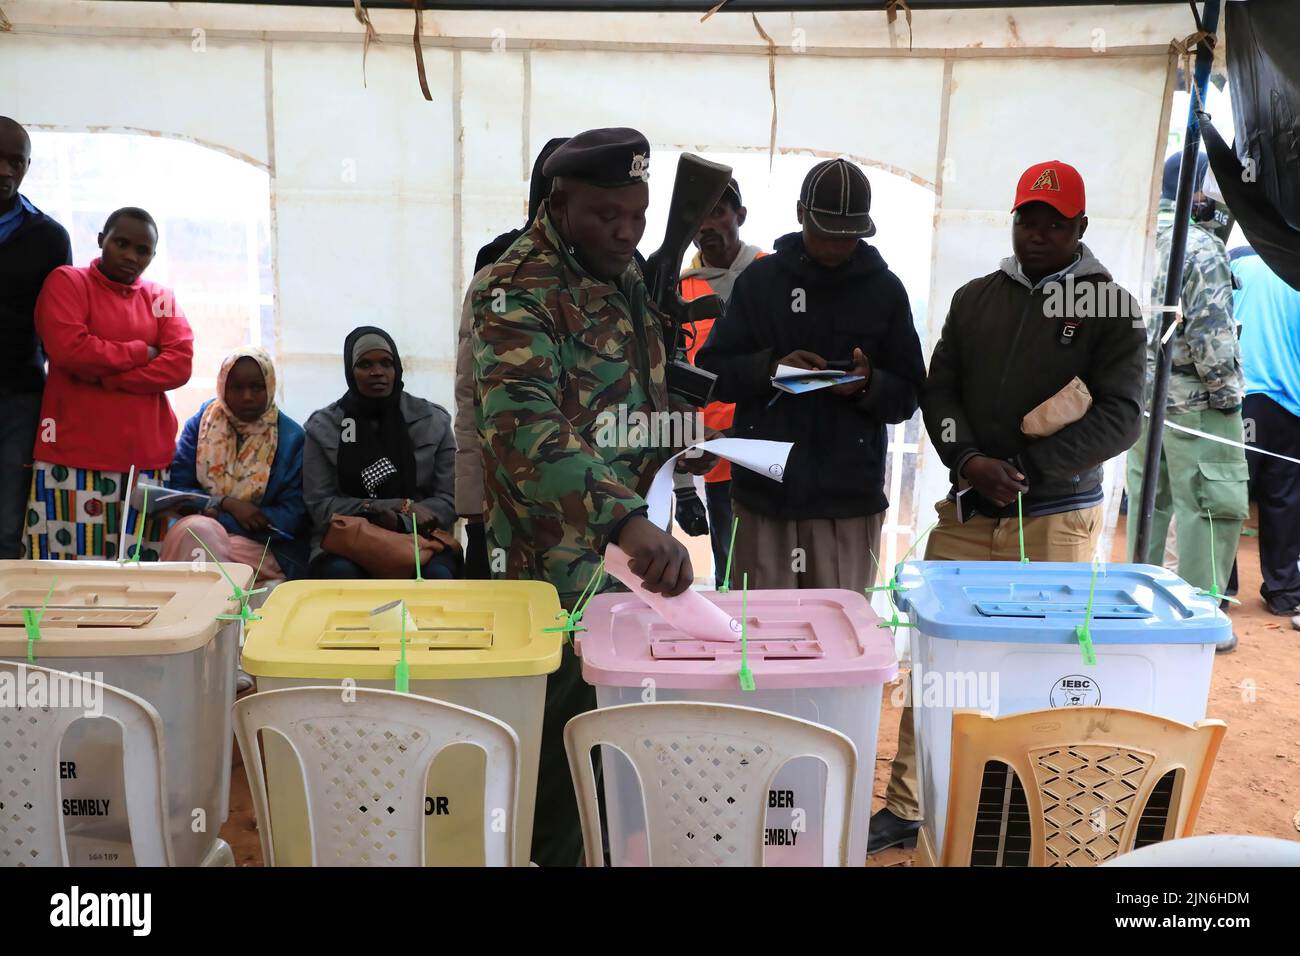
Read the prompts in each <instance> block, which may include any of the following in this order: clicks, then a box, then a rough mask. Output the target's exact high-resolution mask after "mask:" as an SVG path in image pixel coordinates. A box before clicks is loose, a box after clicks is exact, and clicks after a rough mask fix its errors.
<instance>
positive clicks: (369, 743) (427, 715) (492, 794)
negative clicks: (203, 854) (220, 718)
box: [234, 686, 519, 866]
mask: <svg viewBox="0 0 1300 956" xmlns="http://www.w3.org/2000/svg"><path fill="white" fill-rule="evenodd" d="M345 693H346V697H347V699H346V700H345V699H344V697H345ZM354 698H355V699H354ZM234 719H235V739H236V740H238V741H239V750H240V753H242V754H243V757H244V768H245V770H246V771H247V773H248V786H249V790H250V791H251V792H252V795H253V808H254V811H255V812H256V814H257V823H258V835H259V836H260V838H261V841H262V859H263V860H264V861H265V862H266V865H267V866H274V865H275V845H274V839H273V832H272V829H273V827H274V825H275V819H274V818H273V817H272V815H271V812H270V807H269V805H268V801H267V781H266V773H265V768H264V766H263V764H262V750H261V745H260V743H259V742H258V733H259V732H260V731H263V730H266V731H271V732H274V733H277V734H279V735H281V736H282V737H283V738H284V739H285V740H286V741H287V742H288V744H289V746H290V747H291V748H292V749H293V752H294V755H295V756H296V758H297V760H298V765H299V769H300V771H301V773H302V778H303V781H304V784H305V791H306V798H307V818H308V819H307V830H308V834H309V836H310V840H311V860H312V865H313V866H423V865H424V862H425V852H424V850H425V848H424V797H425V788H426V780H427V778H428V774H429V766H430V765H431V764H432V763H433V761H434V760H435V759H436V758H437V756H438V754H439V753H441V752H442V750H443V749H444V748H446V747H449V746H451V745H453V744H472V745H474V746H476V747H478V748H479V749H480V750H482V751H483V752H484V754H485V756H486V766H485V769H484V788H483V789H484V793H483V796H484V801H485V806H486V807H492V808H504V810H505V820H504V826H502V825H501V823H502V821H500V820H499V818H496V819H494V815H493V814H492V813H490V812H488V813H484V815H483V818H484V824H483V843H484V860H485V862H486V864H487V865H488V866H511V865H513V864H514V859H513V857H514V829H515V814H516V809H517V806H516V805H517V802H518V799H519V738H518V737H517V736H516V735H515V732H514V731H513V730H512V729H511V728H510V727H509V725H507V724H504V723H502V722H501V721H499V720H497V719H496V718H495V717H490V716H488V715H487V714H483V713H480V712H478V711H476V710H470V709H469V708H468V707H458V706H457V705H455V704H449V703H446V702H445V701H441V700H432V699H430V698H428V697H417V696H414V695H411V694H399V693H397V692H395V691H391V690H374V689H369V688H347V689H346V691H345V690H344V689H343V688H341V687H338V686H334V687H291V688H286V689H284V690H272V691H266V692H265V693H261V694H253V695H251V696H249V697H245V698H243V699H242V700H238V701H236V702H235V707H234Z"/></svg>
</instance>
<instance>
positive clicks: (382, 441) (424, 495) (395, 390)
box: [303, 325, 458, 578]
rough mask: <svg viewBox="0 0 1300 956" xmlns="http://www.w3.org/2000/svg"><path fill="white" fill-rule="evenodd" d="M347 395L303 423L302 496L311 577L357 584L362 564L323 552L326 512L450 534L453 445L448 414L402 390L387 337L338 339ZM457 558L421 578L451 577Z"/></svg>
mask: <svg viewBox="0 0 1300 956" xmlns="http://www.w3.org/2000/svg"><path fill="white" fill-rule="evenodd" d="M343 372H344V377H345V378H346V379H347V383H348V390H347V392H346V393H345V394H344V395H343V397H342V398H340V399H339V400H338V401H337V402H335V403H334V404H332V405H329V406H328V407H326V408H322V409H321V410H320V411H318V412H314V413H313V414H312V416H311V417H310V418H309V419H307V426H306V430H307V443H306V446H305V448H304V450H303V498H304V500H305V501H306V504H307V510H308V512H309V513H310V514H311V519H312V542H311V546H312V550H311V572H312V576H313V577H317V578H365V577H369V576H370V575H369V574H367V573H366V571H365V570H363V569H362V568H361V566H360V565H358V564H356V563H355V562H353V561H350V560H348V559H347V558H344V557H341V556H339V555H334V554H328V553H326V552H324V551H322V550H321V546H320V543H321V538H322V537H324V534H325V529H326V528H327V527H328V526H329V522H330V518H332V517H333V516H334V515H363V516H364V517H366V518H368V519H369V520H370V521H372V522H374V523H375V524H377V525H379V526H380V527H383V528H387V529H388V530H390V531H400V532H404V533H406V534H410V533H411V530H412V525H413V523H415V526H416V527H417V528H418V530H419V532H420V533H421V534H423V535H426V536H427V535H429V534H431V533H432V532H433V531H434V530H442V531H450V530H451V528H452V525H453V524H454V523H455V521H456V513H455V508H454V506H453V502H452V485H453V475H454V471H455V455H456V440H455V438H454V437H453V435H452V428H451V416H450V415H448V414H447V411H446V409H444V408H443V407H442V406H440V405H435V404H434V403H433V402H429V401H426V400H424V399H422V398H416V397H415V396H413V395H410V394H408V393H407V392H406V391H405V390H404V388H403V385H402V359H401V356H400V355H399V353H398V351H397V345H396V344H395V343H394V342H393V339H392V337H391V336H390V335H389V334H388V333H387V332H385V331H384V330H383V329H378V328H375V327H374V326H369V325H365V326H362V327H361V328H359V329H353V330H352V331H351V332H350V333H348V337H347V339H346V340H345V341H344V343H343ZM457 561H458V559H457V557H456V556H455V555H453V554H452V553H451V552H443V553H441V554H436V555H434V557H433V558H432V559H430V560H429V562H428V563H426V564H425V566H424V568H423V569H422V573H423V576H424V577H425V578H452V577H455V576H456V574H457V570H458V569H457Z"/></svg>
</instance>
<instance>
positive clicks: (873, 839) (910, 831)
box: [867, 810, 921, 856]
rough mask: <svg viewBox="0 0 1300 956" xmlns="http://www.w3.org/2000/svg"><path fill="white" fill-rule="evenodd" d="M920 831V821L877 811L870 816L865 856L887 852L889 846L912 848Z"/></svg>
mask: <svg viewBox="0 0 1300 956" xmlns="http://www.w3.org/2000/svg"><path fill="white" fill-rule="evenodd" d="M920 831H921V821H920V820H904V819H903V818H902V817H900V816H897V815H896V814H894V813H891V812H890V811H889V810H878V811H877V812H875V813H873V814H872V815H871V826H870V827H869V828H868V830H867V855H868V856H870V855H871V854H873V853H879V852H880V851H881V850H888V849H889V848H890V847H891V846H897V847H902V848H903V849H905V850H906V849H909V848H911V847H914V846H916V835H917V833H919V832H920Z"/></svg>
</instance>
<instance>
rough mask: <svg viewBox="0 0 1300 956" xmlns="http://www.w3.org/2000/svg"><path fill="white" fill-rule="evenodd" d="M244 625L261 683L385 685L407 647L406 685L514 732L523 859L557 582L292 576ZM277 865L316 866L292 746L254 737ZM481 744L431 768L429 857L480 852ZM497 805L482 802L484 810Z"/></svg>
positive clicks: (478, 859)
mask: <svg viewBox="0 0 1300 956" xmlns="http://www.w3.org/2000/svg"><path fill="white" fill-rule="evenodd" d="M258 613H259V614H260V615H261V620H260V621H254V622H251V623H250V625H249V628H248V637H247V639H246V642H245V644H244V669H245V670H246V671H248V673H250V674H252V675H253V676H254V677H256V678H257V687H258V690H259V691H267V690H278V689H280V688H284V687H310V686H317V687H319V686H323V685H337V686H338V687H339V692H340V694H341V695H343V700H345V701H346V700H347V697H346V695H347V693H348V691H349V690H350V689H351V688H355V687H378V688H384V689H387V690H393V689H395V687H394V682H395V680H396V676H397V665H398V662H399V660H400V659H401V657H402V643H403V640H405V645H406V663H407V669H408V672H409V686H408V691H409V693H412V694H418V695H420V696H422V697H432V698H435V699H437V700H443V701H447V702H449V703H453V704H459V705H461V706H463V707H471V708H473V709H474V710H478V711H482V712H483V713H486V714H490V715H491V716H493V717H496V718H497V719H498V720H502V721H504V722H505V723H507V724H509V725H510V727H511V728H512V729H513V730H514V732H515V733H516V735H518V737H519V747H520V754H519V812H518V816H517V818H516V822H515V846H516V862H517V863H518V864H520V865H526V864H527V863H528V848H529V845H530V844H531V842H532V829H533V803H534V800H535V798H536V794H537V759H538V752H539V749H540V745H541V734H542V712H543V708H544V704H545V700H546V675H547V674H549V673H551V672H552V671H554V670H555V669H556V668H557V667H559V666H560V645H561V641H562V634H561V632H559V631H557V630H551V631H547V630H546V629H547V628H554V627H556V625H558V624H559V623H560V622H561V621H560V619H561V614H560V600H559V596H558V594H557V593H556V591H555V588H554V587H552V586H551V585H549V584H546V583H543V582H540V581H392V580H386V581H377V580H369V581H334V580H331V581H290V582H287V583H285V584H281V585H279V586H278V587H277V588H276V589H275V590H274V591H272V592H271V595H270V597H269V598H268V599H267V602H266V604H265V605H264V606H263V607H262V608H261V609H260V611H259V612H258ZM262 747H263V753H264V754H265V762H266V774H267V790H268V801H269V804H270V813H271V820H272V831H273V837H274V846H275V857H276V860H275V861H276V864H277V865H282V866H306V865H309V864H310V863H311V852H310V839H309V834H308V820H307V802H306V794H305V791H304V787H303V781H302V773H301V771H300V770H299V768H298V765H297V762H296V760H295V758H294V756H293V752H292V750H291V749H290V748H289V746H288V743H287V742H286V741H285V740H283V739H282V738H279V737H277V736H276V735H275V734H273V733H266V734H263V741H262ZM483 772H484V760H483V754H482V751H480V750H478V749H477V748H475V747H472V746H469V745H465V744H455V745H452V746H451V747H448V748H447V749H446V750H444V751H443V752H442V753H441V754H440V755H439V756H438V758H437V760H435V761H434V763H433V765H432V767H430V769H429V778H428V788H427V790H426V791H425V792H426V794H427V797H426V799H425V845H426V848H427V857H426V859H427V861H428V863H429V865H431V866H475V865H482V863H483V829H484V822H485V821H484V818H483V814H484V807H483V797H482V794H483ZM492 809H493V808H487V812H489V813H490V812H492Z"/></svg>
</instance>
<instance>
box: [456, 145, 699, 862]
mask: <svg viewBox="0 0 1300 956" xmlns="http://www.w3.org/2000/svg"><path fill="white" fill-rule="evenodd" d="M649 158H650V145H649V143H648V142H647V141H646V138H645V137H644V136H643V135H641V134H640V133H638V132H637V131H636V130H631V129H622V128H619V129H597V130H588V131H587V132H585V133H581V134H579V135H578V136H575V137H573V138H572V139H571V140H569V141H568V142H567V143H565V144H564V145H563V146H561V147H560V148H559V149H557V150H556V151H555V153H553V154H552V155H551V157H550V158H549V159H548V160H547V161H546V164H545V166H544V167H543V173H544V175H546V176H548V177H553V178H554V180H555V181H554V184H553V186H552V191H551V194H550V197H549V198H548V199H547V200H546V202H544V203H543V204H542V206H541V208H540V210H539V211H538V214H537V217H536V219H535V221H534V222H533V224H532V226H531V227H530V228H529V229H528V231H527V232H525V233H524V234H523V235H522V236H520V237H519V239H517V240H516V241H515V242H514V244H513V245H512V246H511V247H510V248H509V249H508V250H507V251H506V252H505V253H504V254H503V255H502V256H501V258H500V259H498V260H497V263H496V265H495V266H493V267H492V269H491V270H490V271H489V272H488V273H487V275H486V276H485V277H484V278H482V279H481V280H480V281H479V283H478V285H477V286H476V287H475V288H474V290H473V293H472V299H473V310H474V318H473V323H474V325H473V333H472V342H471V347H472V351H473V360H474V377H475V381H476V385H477V388H478V394H479V405H478V410H477V427H478V432H479V439H480V442H481V444H482V447H483V466H484V477H485V486H486V487H485V499H486V501H485V504H486V512H485V515H484V520H485V524H486V526H487V543H488V551H489V555H490V557H491V560H492V564H493V572H494V574H496V575H497V576H500V577H506V578H527V579H531V580H541V581H549V582H550V583H551V584H553V585H555V588H556V590H558V591H559V594H560V601H561V603H562V604H563V605H564V606H565V607H567V608H570V609H572V608H573V607H574V602H575V601H576V600H577V598H578V595H579V592H581V591H582V589H583V588H584V587H585V586H586V585H587V583H588V581H590V579H591V577H592V575H593V574H595V573H596V569H597V565H598V564H599V562H600V558H601V555H602V553H603V552H604V550H605V546H606V544H608V543H610V542H614V543H617V544H618V545H619V546H620V547H621V548H622V549H623V550H624V551H626V552H627V553H628V555H629V557H630V558H631V559H632V560H631V566H632V570H633V571H634V572H635V573H637V574H639V575H640V576H641V577H642V579H643V580H644V582H645V584H646V587H647V588H649V589H650V590H652V591H655V592H658V593H664V594H668V595H675V594H679V593H681V592H682V591H684V590H685V589H686V588H687V587H689V586H690V584H691V581H692V571H691V565H690V558H689V556H688V555H687V552H686V549H685V548H684V547H683V546H682V545H681V544H680V543H678V542H677V541H676V540H675V539H674V538H673V537H672V536H671V535H670V534H668V533H667V532H665V531H663V530H661V529H659V528H657V527H655V526H654V525H653V524H651V522H650V521H649V520H648V519H647V518H646V511H647V505H646V501H645V499H644V498H643V495H644V494H645V493H646V492H647V491H648V489H649V486H650V481H651V479H652V478H653V477H654V473H655V472H656V471H657V470H658V468H659V466H660V465H661V464H662V463H663V462H664V460H665V459H666V458H667V457H668V456H670V455H671V454H673V453H674V452H675V451H676V450H679V449H675V448H673V447H664V446H660V447H654V446H652V444H650V441H649V439H650V438H651V437H652V436H651V435H649V434H647V433H646V432H642V433H641V434H639V435H638V434H628V435H617V436H616V440H615V441H613V442H611V441H610V434H611V432H613V431H615V430H614V429H611V428H609V427H608V425H607V424H606V423H607V422H608V421H609V420H610V416H614V417H616V418H617V417H618V416H619V411H620V408H622V409H625V410H626V411H625V415H626V418H624V420H633V421H635V420H636V419H634V418H633V416H634V414H635V413H637V412H641V413H644V414H646V415H647V416H651V420H654V419H653V415H655V414H657V413H663V412H667V411H670V410H672V409H670V402H669V397H668V389H667V385H666V381H665V371H666V365H667V357H666V354H665V349H664V339H663V329H662V325H661V319H660V317H659V316H658V314H657V313H656V312H655V311H654V309H653V307H652V306H651V304H650V300H649V298H648V296H647V293H646V287H645V281H644V279H643V277H642V274H641V270H640V269H639V268H638V266H637V264H636V262H635V261H634V256H633V254H634V252H635V250H636V245H637V243H638V242H639V241H640V239H641V236H642V233H643V232H644V231H645V210H646V207H647V206H648V204H649V187H648V186H647V180H648V178H649ZM680 411H683V412H684V411H685V409H681V410H680ZM602 412H604V413H606V414H605V415H604V416H602V414H601V413H602ZM602 425H605V427H604V428H602ZM683 430H684V429H683ZM683 430H678V436H679V437H680V435H681V432H682V431H683ZM659 431H660V432H662V431H667V429H660V430H659ZM659 437H660V438H662V437H663V436H662V434H661V435H659ZM713 464H714V461H713V460H711V459H710V458H708V456H704V457H702V458H699V459H697V460H695V462H694V463H693V464H692V466H691V470H692V471H695V472H700V473H702V472H703V471H706V470H708V468H709V467H712V465H713ZM611 586H613V582H612V581H611V580H609V579H606V585H605V587H604V588H603V590H608V589H609V588H610V587H611ZM595 704H596V701H595V691H594V690H593V689H592V688H591V687H590V686H589V685H587V684H586V683H585V682H584V681H583V680H582V674H581V666H580V661H579V660H578V659H577V658H576V657H575V656H574V654H573V651H572V647H571V646H570V645H568V644H566V646H565V648H564V657H563V661H562V663H561V665H560V668H559V670H558V671H556V672H555V673H554V674H552V675H551V676H550V677H549V679H548V681H547V686H546V716H545V720H544V722H543V728H542V745H541V756H540V765H539V778H538V787H537V807H536V814H535V822H534V825H533V848H532V858H533V862H535V863H537V864H539V865H541V866H548V865H551V866H555V865H559V866H567V865H574V864H576V863H577V862H578V861H579V860H580V858H581V855H582V836H581V832H580V828H579V824H578V815H577V805H576V802H575V799H574V794H573V786H572V782H571V779H570V774H569V766H568V761H567V757H566V755H565V751H564V742H563V730H564V725H565V723H567V722H568V720H569V719H570V718H571V717H573V716H574V715H576V714H579V713H582V712H583V711H586V710H590V709H592V708H594V707H595Z"/></svg>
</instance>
